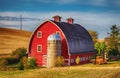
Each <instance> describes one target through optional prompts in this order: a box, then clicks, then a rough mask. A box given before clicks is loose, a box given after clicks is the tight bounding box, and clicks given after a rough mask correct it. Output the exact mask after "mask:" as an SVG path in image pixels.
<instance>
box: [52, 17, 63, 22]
mask: <svg viewBox="0 0 120 78" xmlns="http://www.w3.org/2000/svg"><path fill="white" fill-rule="evenodd" d="M53 18H54V21H56V22H60V21H61V18H62V17H60V16H59V15H56V16H54V17H53Z"/></svg>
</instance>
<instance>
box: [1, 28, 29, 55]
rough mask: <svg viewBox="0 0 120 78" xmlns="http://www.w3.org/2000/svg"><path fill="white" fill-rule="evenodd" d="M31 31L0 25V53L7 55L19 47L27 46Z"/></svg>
mask: <svg viewBox="0 0 120 78" xmlns="http://www.w3.org/2000/svg"><path fill="white" fill-rule="evenodd" d="M30 35H31V32H28V31H22V30H17V29H10V28H1V27H0V55H7V54H10V53H11V52H12V50H15V49H16V48H19V47H25V48H27V47H28V43H29V39H30Z"/></svg>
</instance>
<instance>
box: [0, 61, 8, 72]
mask: <svg viewBox="0 0 120 78" xmlns="http://www.w3.org/2000/svg"><path fill="white" fill-rule="evenodd" d="M6 69H7V61H6V60H5V59H1V60H0V70H6Z"/></svg>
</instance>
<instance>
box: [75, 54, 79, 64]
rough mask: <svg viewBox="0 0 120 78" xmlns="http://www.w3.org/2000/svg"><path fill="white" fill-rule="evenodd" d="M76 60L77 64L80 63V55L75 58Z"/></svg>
mask: <svg viewBox="0 0 120 78" xmlns="http://www.w3.org/2000/svg"><path fill="white" fill-rule="evenodd" d="M75 62H76V64H79V63H80V57H79V56H77V58H76V59H75Z"/></svg>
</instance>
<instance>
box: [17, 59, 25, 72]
mask: <svg viewBox="0 0 120 78" xmlns="http://www.w3.org/2000/svg"><path fill="white" fill-rule="evenodd" d="M18 68H19V70H24V65H23V61H22V59H21V60H20V62H19V66H18Z"/></svg>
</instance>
